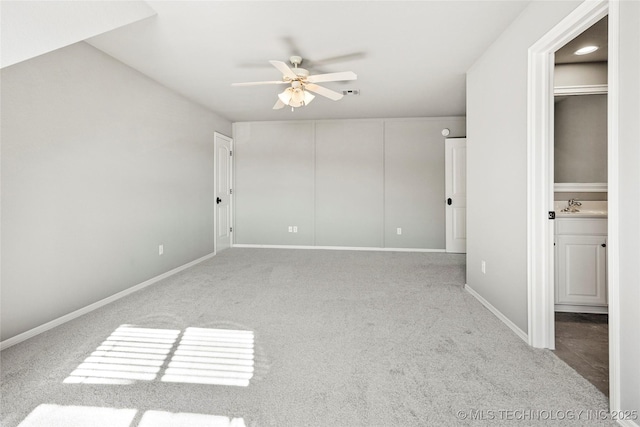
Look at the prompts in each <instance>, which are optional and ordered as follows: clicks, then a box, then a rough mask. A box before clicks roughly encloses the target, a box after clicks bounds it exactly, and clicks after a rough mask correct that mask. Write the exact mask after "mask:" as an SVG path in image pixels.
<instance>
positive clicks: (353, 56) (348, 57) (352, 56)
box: [307, 52, 367, 67]
mask: <svg viewBox="0 0 640 427" xmlns="http://www.w3.org/2000/svg"><path fill="white" fill-rule="evenodd" d="M366 56H367V55H366V53H364V52H354V53H348V54H346V55H338V56H332V57H330V58H323V59H319V60H317V61H309V60H308V61H307V66H308V67H316V66H320V67H321V66H323V65H327V64H334V63H336V62H345V61H352V60H354V59H362V58H364V57H366Z"/></svg>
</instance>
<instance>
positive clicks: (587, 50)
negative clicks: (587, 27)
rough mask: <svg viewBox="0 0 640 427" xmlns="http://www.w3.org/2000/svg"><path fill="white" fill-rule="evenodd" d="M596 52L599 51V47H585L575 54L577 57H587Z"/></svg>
mask: <svg viewBox="0 0 640 427" xmlns="http://www.w3.org/2000/svg"><path fill="white" fill-rule="evenodd" d="M596 50H598V46H585V47H583V48H581V49H578V50H576V51H575V52H574V53H575V54H576V55H586V54H588V53H591V52H595V51H596Z"/></svg>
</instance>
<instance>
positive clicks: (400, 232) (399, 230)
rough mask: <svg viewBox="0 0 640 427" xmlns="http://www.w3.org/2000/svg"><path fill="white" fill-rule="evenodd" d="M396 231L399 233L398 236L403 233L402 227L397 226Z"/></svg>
mask: <svg viewBox="0 0 640 427" xmlns="http://www.w3.org/2000/svg"><path fill="white" fill-rule="evenodd" d="M396 233H398V236H399V235H401V234H402V228H400V227H398V228H396Z"/></svg>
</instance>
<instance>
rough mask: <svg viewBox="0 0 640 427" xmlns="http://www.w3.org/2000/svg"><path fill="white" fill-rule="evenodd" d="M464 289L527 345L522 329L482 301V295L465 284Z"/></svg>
mask: <svg viewBox="0 0 640 427" xmlns="http://www.w3.org/2000/svg"><path fill="white" fill-rule="evenodd" d="M464 289H465V290H466V291H467V292H469V293H470V294H471V295H473V296H474V297H475V298H476V299H477V300H478V301H480V303H481V304H482V305H484V306H485V307H486V308H487V310H489V311H490V312H491V313H493V314H494V315H495V316H496V317H497V318H498V319H500V320H502V323H504V324H505V325H507V326H508V327H509V329H511V330H512V331H513V332H514V333H515V334H516V335H517V336H518V337H520V339H522V341H524V342H526V343H527V344H528V343H529V337H528V336H527V334H526V333H525V332H524V331H523V330H522V329H520V328H518V326H516V324H515V323H513V322H512V321H511V320H509V318H508V317H507V316H505V315H504V314H502V313H501V312H500V310H498V309H497V308H495V307H494V306H493V305H492V304H491V303H490V302H489V301H487V300H486V299H484V298H483V297H482V295H480V294H479V293H477V292H476V291H474V290H473V288H471V286H469V285H467V284H466V283H465V285H464Z"/></svg>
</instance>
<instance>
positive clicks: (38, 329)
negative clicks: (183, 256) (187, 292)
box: [0, 252, 216, 351]
mask: <svg viewBox="0 0 640 427" xmlns="http://www.w3.org/2000/svg"><path fill="white" fill-rule="evenodd" d="M215 254H216V253H215V252H212V253H210V254H208V255H205V256H203V257H201V258H198V259H196V260H194V261H191V262H188V263H186V264H184V265H181V266H179V267H176V268H174V269H173V270H169V271H167V272H166V273H162V274H160V275H159V276H156V277H152V278H151V279H149V280H145V281H144V282H142V283H138V284H137V285H135V286H132V287H130V288H127V289H125V290H124V291H120V292H118V293H117V294H114V295H111V296H110V297H107V298H104V299H101V300H100V301H97V302H94V303H93V304H89V305H88V306H86V307H83V308H80V309H78V310H76V311H73V312H71V313H69V314H65V315H64V316H61V317H58V318H57V319H54V320H52V321H50V322H47V323H45V324H44V325H40V326H37V327H35V328H33V329H29V330H28V331H26V332H23V333H21V334H18V335H16V336H14V337H11V338H8V339H6V340H4V341H2V342H0V351H1V350H4V349H5V348H8V347H11V346H12V345H16V344H18V343H21V342H22V341H25V340H28V339H29V338H32V337H34V336H36V335H38V334H41V333H43V332H46V331H48V330H50V329H53V328H55V327H56V326H60V325H62V324H63V323H66V322H68V321H70V320H73V319H75V318H77V317H80V316H82V315H83V314H87V313H89V312H91V311H93V310H96V309H98V308H100V307H103V306H105V305H107V304H109V303H111V302H113V301H116V300H119V299H120V298H123V297H125V296H127V295H129V294H132V293H134V292H136V291H139V290H141V289H144V288H146V287H147V286H150V285H153V284H154V283H157V282H159V281H160V280H163V279H166V278H167V277H169V276H173V275H174V274H176V273H179V272H180V271H182V270H186V269H187V268H189V267H192V266H194V265H196V264H199V263H201V262H203V261H206V260H208V259H209V258H213V257H214V256H215Z"/></svg>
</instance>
